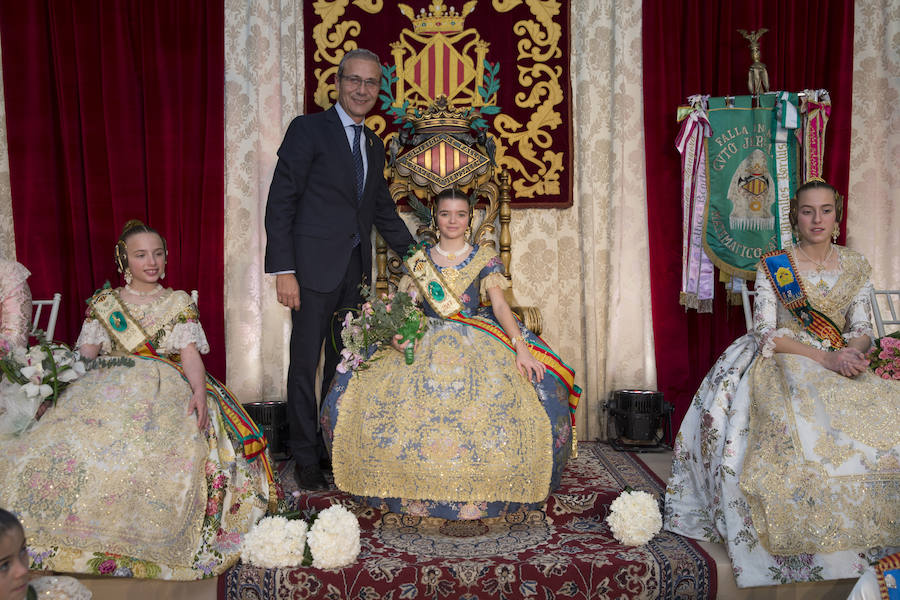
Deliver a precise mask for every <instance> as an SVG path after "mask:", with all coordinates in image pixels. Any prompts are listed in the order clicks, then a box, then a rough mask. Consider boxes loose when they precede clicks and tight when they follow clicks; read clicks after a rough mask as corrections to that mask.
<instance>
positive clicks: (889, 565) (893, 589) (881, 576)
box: [875, 552, 900, 600]
mask: <svg viewBox="0 0 900 600" xmlns="http://www.w3.org/2000/svg"><path fill="white" fill-rule="evenodd" d="M875 577H876V579H878V591H879V592H881V597H882V598H883V600H900V587H897V581H898V580H900V552H896V553H894V554H890V555H888V556H885V557H884V558H882V559H881V560H879V561H878V562H877V563H876V564H875Z"/></svg>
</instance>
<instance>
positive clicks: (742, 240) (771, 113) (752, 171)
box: [703, 95, 797, 279]
mask: <svg viewBox="0 0 900 600" xmlns="http://www.w3.org/2000/svg"><path fill="white" fill-rule="evenodd" d="M791 96H793V97H794V98H795V97H796V95H791ZM759 100H760V106H757V107H752V106H751V101H752V97H751V96H739V97H736V98H734V99H733V105H732V106H726V99H725V98H710V99H709V111H708V116H709V124H710V126H711V128H712V134H711V136H710V137H708V138H707V139H706V144H707V146H706V150H707V153H706V155H707V176H708V181H709V186H708V198H707V205H706V213H705V216H704V223H703V246H704V249H705V251H706V253H707V255H708V256H709V257H710V259H712V261H713V263H715V265H716V266H717V267H718V268H719V269H721V270H722V271H724V272H726V273H728V274H732V275H737V276H739V277H743V278H744V279H752V278H754V277H755V276H756V265H757V263H758V262H759V258H760V257H761V256H762V255H763V254H765V253H766V252H769V251H771V250H775V249H778V248H782V247H783V242H784V240H783V238H782V236H783V235H787V238H786V239H787V240H788V244H787V245H789V240H790V226H789V225H787V226H786V223H785V224H783V223H782V215H783V216H784V218H785V219H786V215H787V203H788V201H789V199H790V197H791V196H792V195H793V191H794V190H795V189H796V178H797V175H796V169H795V166H796V164H797V159H796V143H795V137H794V135H793V131H791V132H790V134H787V133H786V131H790V129H789V128H790V127H791V126H793V128H794V129H796V128H797V121H796V119H794V120H793V121H792V120H791V119H790V118H788V115H787V114H786V111H785V109H784V107H783V106H782V101H781V99H779V103H778V106H776V102H775V96H774V95H765V96H761V97H760V98H759ZM787 100H788V99H785V100H784V104H785V105H787V106H794V105H791V104H790V103H789V102H788V101H787ZM794 108H795V109H796V107H795V106H794ZM779 117H780V118H779ZM785 226H786V227H785ZM785 228H786V229H787V231H783V229H785Z"/></svg>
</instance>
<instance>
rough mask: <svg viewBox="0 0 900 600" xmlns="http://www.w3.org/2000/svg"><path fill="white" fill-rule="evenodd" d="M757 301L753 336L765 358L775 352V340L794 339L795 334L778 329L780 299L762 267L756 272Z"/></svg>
mask: <svg viewBox="0 0 900 600" xmlns="http://www.w3.org/2000/svg"><path fill="white" fill-rule="evenodd" d="M755 289H756V299H755V300H754V302H753V335H754V337H756V343H757V345H758V346H759V351H760V352H761V353H762V355H763V356H765V357H767V358H768V357H770V356H772V354H773V353H774V352H775V338H777V337H790V338H793V337H795V336H794V332H792V331H791V330H790V329H786V328H784V327H782V328H780V329H779V328H778V298H776V297H775V290H773V289H772V283H771V282H770V281H769V278H768V277H766V274H765V272H764V271H763V269H762V266H760V267H758V268H757V270H756V288H755Z"/></svg>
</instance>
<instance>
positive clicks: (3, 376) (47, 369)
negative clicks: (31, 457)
mask: <svg viewBox="0 0 900 600" xmlns="http://www.w3.org/2000/svg"><path fill="white" fill-rule="evenodd" d="M87 369H88V367H87V366H86V365H85V363H84V362H83V361H82V360H81V356H80V355H79V354H78V353H77V352H74V351H73V350H72V349H71V348H69V347H68V346H66V345H65V344H60V343H59V342H49V341H46V340H45V339H44V338H43V336H42V334H41V335H39V338H38V343H37V344H35V345H34V346H32V347H31V348H23V347H21V346H19V347H15V348H10V347H9V346H8V344H5V343H0V391H2V394H0V409H3V410H0V414H2V418H0V434H17V435H18V434H21V433H23V432H25V431H27V430H28V428H29V427H31V426H32V425H33V424H34V423H35V421H36V420H37V419H39V418H40V415H41V414H42V411H41V412H39V410H38V409H39V408H40V407H41V404H44V403H47V404H55V403H56V400H57V399H58V398H59V396H60V394H62V392H63V390H64V389H66V387H67V386H68V385H69V384H70V383H72V382H73V381H75V380H76V379H78V378H79V377H81V376H83V375H84V374H85V372H86V371H87ZM45 408H46V407H45Z"/></svg>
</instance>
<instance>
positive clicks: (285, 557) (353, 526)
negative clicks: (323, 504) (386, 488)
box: [241, 505, 360, 569]
mask: <svg viewBox="0 0 900 600" xmlns="http://www.w3.org/2000/svg"><path fill="white" fill-rule="evenodd" d="M296 515H299V513H287V516H282V515H275V516H272V517H265V518H264V519H262V520H260V521H259V523H257V524H256V526H255V527H254V528H253V529H252V530H250V532H249V533H248V534H247V535H245V536H244V541H243V544H242V545H241V560H243V561H244V562H246V563H250V564H254V565H257V566H260V567H266V568H275V567H296V566H300V565H303V566H309V565H310V564H311V565H312V566H314V567H316V568H318V569H338V568H340V567H345V566H347V565H349V564H351V563H353V562H354V561H355V560H356V557H357V556H358V555H359V550H360V543H359V521H357V519H356V517H355V516H354V515H353V513H351V512H350V511H349V510H347V509H346V508H344V507H343V506H340V505H334V506H331V507H329V508H326V509H325V510H323V511H321V512H320V513H318V515H315V516H313V517H312V519H311V520H312V527H309V526H308V525H307V524H306V522H305V521H303V520H301V519H299V518H294V517H295V516H296Z"/></svg>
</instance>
